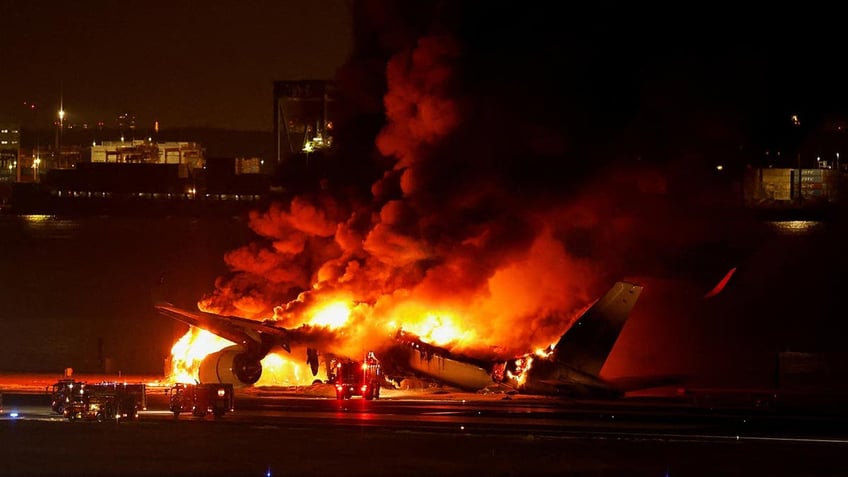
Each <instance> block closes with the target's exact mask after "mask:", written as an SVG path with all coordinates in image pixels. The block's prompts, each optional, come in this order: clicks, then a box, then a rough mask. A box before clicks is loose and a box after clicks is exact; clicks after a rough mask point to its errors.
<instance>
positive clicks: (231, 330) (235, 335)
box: [154, 302, 291, 352]
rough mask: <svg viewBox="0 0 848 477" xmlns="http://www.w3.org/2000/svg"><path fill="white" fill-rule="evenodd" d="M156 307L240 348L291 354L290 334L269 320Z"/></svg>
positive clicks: (159, 305) (167, 305)
mask: <svg viewBox="0 0 848 477" xmlns="http://www.w3.org/2000/svg"><path fill="white" fill-rule="evenodd" d="M154 307H155V308H156V310H157V311H158V312H159V313H160V314H162V315H164V316H167V317H169V318H172V319H175V320H177V321H181V322H183V323H185V324H187V325H191V326H196V327H198V328H201V329H204V330H206V331H208V332H210V333H214V334H216V335H218V336H220V337H221V338H225V339H228V340H230V341H232V342H234V343H237V344H242V345H245V346H247V347H251V348H252V347H255V346H257V345H258V346H259V347H261V348H263V349H264V350H265V351H266V352H267V349H270V348H271V346H273V345H279V346H281V347H282V348H283V349H285V350H286V351H288V352H291V347H290V345H289V341H290V335H289V331H288V330H287V329H285V328H282V327H279V326H276V325H275V324H274V323H273V322H270V321H268V320H266V321H256V320H248V319H246V318H239V317H237V316H224V315H215V314H212V313H204V312H201V311H189V310H185V309H183V308H179V307H177V306H174V305H173V304H171V303H168V302H158V303H156V304H155V305H154Z"/></svg>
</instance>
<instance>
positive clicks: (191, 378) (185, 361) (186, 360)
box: [168, 326, 235, 383]
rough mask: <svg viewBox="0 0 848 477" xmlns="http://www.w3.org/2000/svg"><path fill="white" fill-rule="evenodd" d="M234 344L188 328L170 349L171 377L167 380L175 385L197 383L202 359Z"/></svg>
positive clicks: (198, 329)
mask: <svg viewBox="0 0 848 477" xmlns="http://www.w3.org/2000/svg"><path fill="white" fill-rule="evenodd" d="M234 344H235V343H233V342H232V341H230V340H226V339H224V338H221V337H220V336H217V335H215V334H212V333H210V332H208V331H206V330H203V329H200V328H196V327H194V326H191V327H189V329H188V331H187V332H186V334H185V335H183V337H182V338H180V339H179V340H177V342H176V343H175V344H174V346H173V347H171V375H170V376H169V377H168V380H169V381H171V382H175V383H196V382H198V372H199V371H200V363H201V361H203V358H205V357H206V356H207V355H209V354H211V353H214V352H216V351H220V350H222V349H224V348H226V347H227V346H232V345H234Z"/></svg>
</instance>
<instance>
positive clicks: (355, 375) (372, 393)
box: [329, 351, 383, 401]
mask: <svg viewBox="0 0 848 477" xmlns="http://www.w3.org/2000/svg"><path fill="white" fill-rule="evenodd" d="M331 369H332V370H333V371H332V373H331V376H329V378H330V379H329V380H330V381H331V382H332V383H333V384H335V387H336V399H338V400H340V401H341V400H344V399H350V398H351V397H353V396H362V397H363V398H364V399H376V398H378V397H380V383H381V381H382V379H383V375H382V371H381V367H380V361H379V360H378V359H377V357H376V356H375V355H374V352H373V351H370V352H368V354H367V355H366V356H365V360H364V361H353V360H349V359H348V360H342V361H336V362H335V363H333V364H332V365H331Z"/></svg>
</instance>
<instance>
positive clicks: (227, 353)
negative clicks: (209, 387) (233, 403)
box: [198, 345, 262, 387]
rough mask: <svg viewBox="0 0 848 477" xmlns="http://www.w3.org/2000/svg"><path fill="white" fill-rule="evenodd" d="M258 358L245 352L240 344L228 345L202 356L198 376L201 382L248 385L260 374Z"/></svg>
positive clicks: (257, 378) (260, 364)
mask: <svg viewBox="0 0 848 477" xmlns="http://www.w3.org/2000/svg"><path fill="white" fill-rule="evenodd" d="M260 359H261V358H257V357H254V356H250V355H248V354H247V353H245V351H244V348H242V347H241V346H238V345H234V346H229V347H227V348H224V349H222V350H221V351H217V352H215V353H212V354H210V355H208V356H206V357H205V358H203V361H201V363H200V371H199V372H198V378H199V379H200V382H201V383H222V384H232V385H233V386H235V387H241V386H249V385H251V384H253V383H255V382H256V381H259V377H260V376H262V363H260V362H259V361H260Z"/></svg>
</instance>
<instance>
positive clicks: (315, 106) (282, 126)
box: [274, 80, 335, 166]
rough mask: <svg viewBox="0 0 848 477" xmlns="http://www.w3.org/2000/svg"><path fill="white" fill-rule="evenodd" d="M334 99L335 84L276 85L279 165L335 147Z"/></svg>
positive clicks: (305, 82) (315, 81)
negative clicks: (333, 145)
mask: <svg viewBox="0 0 848 477" xmlns="http://www.w3.org/2000/svg"><path fill="white" fill-rule="evenodd" d="M334 99H335V84H334V83H333V82H332V81H326V80H301V81H275V82H274V138H275V141H276V146H275V148H276V165H278V166H279V165H280V164H283V163H285V162H287V161H288V160H289V159H291V158H293V157H295V156H297V155H303V154H308V153H310V152H313V151H316V150H321V149H326V148H330V147H332V144H333V117H334V111H333V103H334Z"/></svg>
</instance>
